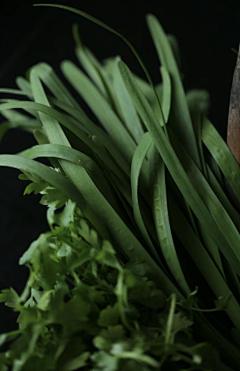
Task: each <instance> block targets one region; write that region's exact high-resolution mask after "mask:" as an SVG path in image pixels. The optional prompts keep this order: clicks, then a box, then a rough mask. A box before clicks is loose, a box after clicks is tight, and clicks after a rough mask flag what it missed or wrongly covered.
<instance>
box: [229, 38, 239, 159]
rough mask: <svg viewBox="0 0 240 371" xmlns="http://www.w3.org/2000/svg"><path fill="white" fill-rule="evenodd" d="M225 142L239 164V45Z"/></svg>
mask: <svg viewBox="0 0 240 371" xmlns="http://www.w3.org/2000/svg"><path fill="white" fill-rule="evenodd" d="M227 144H228V147H229V148H230V150H231V152H232V154H233V156H234V157H235V159H236V160H237V162H238V163H239V164H240V45H239V50H238V56H237V63H236V67H235V70H234V74H233V81H232V89H231V95H230V103H229V113H228V129H227Z"/></svg>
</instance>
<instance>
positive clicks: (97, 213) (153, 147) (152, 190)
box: [0, 4, 240, 371]
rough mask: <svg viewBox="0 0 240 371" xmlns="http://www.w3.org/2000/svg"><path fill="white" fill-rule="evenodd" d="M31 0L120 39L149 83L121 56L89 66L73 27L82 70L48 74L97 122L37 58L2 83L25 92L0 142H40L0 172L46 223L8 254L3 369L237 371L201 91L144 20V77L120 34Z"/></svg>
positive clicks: (216, 157)
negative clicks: (153, 68) (151, 52)
mask: <svg viewBox="0 0 240 371" xmlns="http://www.w3.org/2000/svg"><path fill="white" fill-rule="evenodd" d="M36 6H51V7H55V8H61V9H65V10H68V11H72V12H74V13H77V14H78V15H80V16H83V17H85V18H87V19H89V20H91V21H93V22H95V23H97V24H98V25H100V26H102V27H104V28H105V29H107V30H108V31H110V32H112V33H114V34H115V35H116V36H118V37H120V38H122V40H123V41H124V42H125V43H126V44H127V45H128V46H129V47H130V48H131V50H132V51H133V53H134V54H135V56H136V58H137V59H138V61H139V63H140V65H141V67H142V68H143V70H144V72H145V74H146V77H147V80H148V82H147V81H145V80H143V79H141V78H139V77H138V76H136V75H134V74H133V73H132V72H131V70H130V69H129V67H128V66H127V65H126V64H125V63H124V62H123V61H122V60H121V56H116V57H114V58H108V59H106V60H105V61H102V62H99V61H98V60H97V58H96V57H95V56H94V54H93V53H92V52H91V51H90V50H89V49H88V48H86V47H85V46H84V44H83V42H82V41H81V39H80V37H79V35H78V26H77V24H74V25H73V37H74V40H75V43H76V50H75V52H76V56H77V60H78V61H79V63H80V64H81V66H82V67H83V69H84V71H85V72H84V71H82V70H80V69H79V67H78V66H77V65H75V64H73V63H72V62H71V61H68V60H65V61H63V62H62V63H61V71H62V73H63V75H64V77H65V78H66V79H67V80H68V82H69V83H70V85H72V87H73V88H74V89H76V91H77V92H78V93H79V94H80V95H81V97H82V98H83V99H84V100H85V102H86V103H87V104H88V106H89V108H90V109H91V111H92V112H93V113H94V115H95V117H96V119H97V120H98V122H95V120H90V119H89V117H88V116H87V114H86V113H85V112H84V111H83V110H82V108H81V107H80V105H79V103H78V102H77V100H76V99H75V98H73V96H72V94H71V92H70V91H68V89H67V88H66V87H65V85H64V83H63V82H62V81H61V79H60V78H59V77H58V76H57V75H56V73H55V72H54V69H53V68H52V67H51V66H49V65H48V64H46V63H39V64H37V65H35V66H33V67H31V68H30V69H29V70H28V71H27V73H26V76H25V77H22V76H18V77H17V78H16V85H17V86H18V88H19V89H18V90H17V89H5V88H2V89H0V93H8V94H12V95H13V96H14V95H22V96H25V97H26V100H18V99H1V100H0V102H1V104H0V113H1V115H2V116H3V117H4V118H5V121H4V122H3V123H2V124H1V126H0V140H1V139H2V138H3V136H4V135H5V133H6V132H7V130H9V129H11V128H19V129H22V130H24V131H27V132H30V133H32V134H33V136H34V138H35V139H36V142H37V145H35V146H33V147H31V148H29V149H26V150H24V151H22V152H20V153H17V154H15V155H8V154H5V155H0V166H9V167H13V168H16V169H18V170H20V171H21V174H20V175H19V179H21V180H24V181H28V182H29V184H28V185H27V186H26V188H25V191H24V195H27V194H30V193H32V192H34V194H35V195H36V194H41V195H42V197H41V200H40V203H41V204H42V205H45V206H46V207H47V213H46V216H47V221H48V224H49V231H46V233H43V234H41V235H40V236H39V238H38V239H37V240H35V241H33V242H32V243H31V245H30V246H29V248H28V249H27V250H26V251H25V253H24V254H23V255H22V257H21V258H20V259H19V264H20V265H26V266H27V267H28V269H29V278H28V281H27V283H26V285H25V288H24V290H23V292H22V293H21V294H19V293H17V292H16V291H15V290H14V289H13V288H8V289H4V290H2V292H1V293H0V302H2V303H3V302H4V303H5V305H7V306H9V307H10V308H12V309H13V310H14V311H15V312H18V313H19V315H18V319H17V323H18V329H16V330H14V331H11V332H7V333H3V334H1V335H0V347H1V346H2V345H3V344H4V345H5V347H6V346H8V350H7V351H3V352H1V353H0V370H3V371H7V370H8V369H10V368H11V369H12V370H13V371H21V370H22V371H28V370H29V371H30V370H31V371H39V370H46V371H53V370H58V371H71V370H80V369H83V370H84V371H85V370H86V371H88V370H92V371H97V370H99V371H118V370H121V371H125V370H126V371H131V370H136V369H139V371H151V370H154V369H156V370H161V371H168V370H171V371H172V370H179V371H183V370H184V371H187V370H188V371H194V370H196V371H237V370H239V368H240V352H239V329H240V282H239V276H240V274H239V272H240V270H239V268H240V250H239V246H240V234H239V233H240V215H239V211H238V210H237V209H236V208H235V207H234V205H232V204H231V202H230V199H229V198H228V194H227V193H226V191H225V188H224V182H223V175H224V176H225V178H226V180H227V182H228V183H229V185H230V186H231V188H232V190H233V192H234V193H235V195H236V197H237V198H239V194H240V193H239V179H240V178H239V174H240V173H239V167H238V164H237V162H236V160H235V159H234V156H233V155H232V154H231V151H230V150H229V149H228V147H227V145H226V144H225V142H224V141H223V140H222V139H221V138H220V136H219V134H218V133H217V131H216V129H214V127H213V125H212V124H211V123H210V121H209V120H208V118H207V115H208V108H209V95H208V93H207V92H205V91H201V90H196V89H195V90H193V91H190V92H188V93H187V94H185V92H184V89H183V84H182V81H181V76H182V74H181V70H180V67H181V63H180V55H179V47H178V43H177V40H176V38H175V37H174V36H173V35H166V34H165V32H164V30H163V29H162V27H161V25H160V23H159V22H158V20H157V18H156V17H155V16H153V15H148V16H147V24H148V27H149V30H150V33H151V35H152V38H153V41H154V44H155V47H156V50H157V53H158V56H159V60H160V61H161V62H162V65H161V66H160V68H159V71H160V75H161V78H162V81H161V82H159V83H158V84H157V85H156V86H154V85H153V83H152V80H151V77H150V74H149V73H148V71H147V69H146V67H145V66H144V64H143V62H142V60H141V58H140V56H139V55H138V54H137V52H136V51H135V49H134V47H133V46H132V45H131V44H130V43H129V41H128V40H127V39H126V38H125V37H124V36H122V35H120V34H119V33H118V32H116V31H114V30H113V29H111V28H110V27H108V26H107V25H105V24H104V23H102V22H100V21H98V20H97V19H95V18H93V17H91V16H90V15H88V14H86V13H84V12H82V11H80V10H77V9H74V8H71V7H68V6H62V5H57V4H36ZM46 88H47V89H48V92H50V93H47V92H46V91H45V89H46ZM27 99H28V100H27ZM18 109H21V110H22V111H21V112H18V111H17V110H18ZM25 112H26V113H27V114H25ZM29 115H30V116H31V118H30V117H29ZM99 123H100V125H99ZM39 157H45V158H47V159H48V160H49V162H50V164H51V165H52V166H47V165H44V164H41V163H39V162H37V161H36V159H37V158H39ZM216 312H217V314H216Z"/></svg>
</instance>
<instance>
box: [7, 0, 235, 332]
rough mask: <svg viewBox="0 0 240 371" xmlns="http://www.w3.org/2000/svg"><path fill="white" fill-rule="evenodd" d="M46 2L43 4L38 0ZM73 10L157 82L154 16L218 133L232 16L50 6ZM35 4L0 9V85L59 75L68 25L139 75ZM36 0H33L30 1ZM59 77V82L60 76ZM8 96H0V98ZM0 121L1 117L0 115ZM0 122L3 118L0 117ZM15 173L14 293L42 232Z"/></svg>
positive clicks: (10, 186) (193, 8)
mask: <svg viewBox="0 0 240 371" xmlns="http://www.w3.org/2000/svg"><path fill="white" fill-rule="evenodd" d="M46 2H47V3H51V2H48V1H46ZM52 2H53V3H56V4H64V5H69V6H72V7H76V8H78V9H81V10H83V11H85V12H87V13H89V14H91V15H93V16H95V17H96V18H98V19H100V20H102V21H103V22H105V23H107V24H108V25H109V26H111V27H112V28H114V29H116V30H117V31H119V32H120V33H122V34H123V35H125V36H126V37H127V38H128V39H129V40H130V41H131V42H132V44H133V45H134V46H135V48H136V50H137V51H138V52H139V54H140V55H141V57H142V59H143V61H144V63H145V65H146V67H147V68H148V70H149V72H150V75H151V77H152V79H153V82H154V83H155V84H156V83H158V82H159V74H158V68H159V62H158V58H157V55H156V53H155V50H154V45H153V43H152V41H151V37H150V34H149V31H148V29H147V25H146V22H145V15H146V14H147V13H149V12H151V13H153V14H155V15H156V16H157V17H158V19H159V20H160V22H161V24H162V26H163V27H164V29H165V31H166V32H167V33H172V34H174V35H175V36H176V37H177V39H178V41H179V44H180V50H181V56H182V69H183V74H184V85H185V88H186V89H187V90H188V89H191V88H205V89H207V90H208V91H209V92H210V96H211V102H212V107H211V112H210V119H211V120H212V122H213V123H214V125H215V126H216V127H217V128H218V130H219V131H220V133H221V135H222V136H223V137H224V138H225V136H226V125H227V115H228V104H229V95H230V89H231V82H232V75H233V71H234V66H235V62H236V54H234V53H233V52H232V51H231V47H234V48H235V49H238V44H239V41H240V22H239V20H240V11H238V10H237V11H236V10H226V2H224V4H225V5H224V6H223V7H222V8H221V4H220V3H218V8H217V9H216V8H215V9H213V10H211V6H210V2H205V3H204V2H201V5H197V2H191V5H190V4H189V3H188V2H183V1H182V2H181V1H178V2H177V6H178V9H176V8H175V2H173V1H171V0H165V1H151V2H149V1H127V2H124V1H91V0H87V1H74V0H72V1H67V0H65V1H61V0H59V1H54V0H53V1H52ZM33 3H35V2H33V1H32V2H24V3H23V2H18V3H13V2H11V1H8V2H5V3H2V5H0V87H1V88H3V87H6V88H7V87H9V88H16V85H15V78H16V77H17V76H24V75H25V72H26V70H27V69H28V68H29V67H31V66H32V65H33V64H36V63H38V62H42V61H45V62H47V63H49V64H50V65H52V66H53V67H54V68H55V70H56V72H57V73H58V75H59V76H61V73H60V70H59V63H60V61H62V60H63V59H65V58H66V59H71V60H73V61H75V62H76V63H77V61H76V58H75V55H74V41H73V38H72V31H71V27H72V23H73V22H75V21H77V22H79V24H80V34H81V38H82V41H83V43H84V44H85V45H87V46H88V47H89V48H90V49H91V50H92V52H93V53H94V54H95V56H96V57H97V58H98V59H100V60H101V59H103V58H106V57H110V56H113V55H116V54H120V55H121V56H122V58H123V60H124V61H125V62H126V63H127V64H128V65H129V67H130V68H131V69H132V70H133V71H135V72H136V73H137V74H138V75H140V76H141V77H143V78H144V73H143V72H142V70H141V68H140V66H139V64H138V62H137V61H136V59H135V57H134V56H133V54H132V52H131V50H130V49H129V48H128V47H127V46H126V45H125V44H124V42H123V41H122V40H121V39H119V38H118V37H117V36H115V35H112V34H110V33H109V32H108V31H106V30H104V29H102V28H100V27H99V26H97V25H95V24H93V23H91V22H90V21H88V20H86V19H84V18H81V17H80V16H78V15H76V14H72V13H70V12H67V11H64V10H61V9H56V8H41V7H33V6H32V4H33ZM36 3H37V1H36ZM61 78H62V79H63V81H65V80H64V78H63V77H62V76H61ZM3 97H8V95H6V94H2V93H0V98H3ZM0 120H1V115H0ZM1 121H3V120H1ZM34 144H36V142H35V139H34V138H33V137H32V135H30V134H28V133H25V132H21V131H19V130H11V131H9V132H8V133H7V134H6V135H5V137H4V138H3V141H2V142H1V143H0V154H15V153H17V152H19V151H22V150H24V149H26V148H28V147H30V146H32V145H34ZM18 174H19V171H18V170H14V169H11V168H5V167H4V168H3V167H2V168H1V169H0V249H1V250H0V254H1V255H0V257H1V258H0V289H3V288H8V287H11V286H12V287H14V289H15V290H16V291H17V292H18V293H21V292H22V290H23V287H24V284H25V282H26V279H27V276H28V270H27V269H26V268H25V267H19V266H18V260H19V258H20V257H21V255H22V253H23V252H24V251H25V250H26V249H27V248H28V246H29V245H30V243H31V242H32V241H33V240H35V239H36V238H38V236H39V234H40V233H43V232H45V231H46V230H48V224H47V222H46V208H45V207H44V206H42V205H40V204H39V200H40V198H41V196H39V195H37V196H34V195H32V194H31V195H27V196H23V191H24V189H25V187H26V185H27V184H28V183H26V182H23V181H21V180H19V179H18ZM15 318H16V315H15V314H14V313H12V312H11V309H9V308H7V307H5V306H4V305H3V304H0V319H1V320H0V333H1V332H4V331H7V330H11V329H14V328H15V327H16V325H15V322H14V321H15Z"/></svg>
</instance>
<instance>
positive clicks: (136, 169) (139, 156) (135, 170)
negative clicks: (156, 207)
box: [131, 133, 161, 265]
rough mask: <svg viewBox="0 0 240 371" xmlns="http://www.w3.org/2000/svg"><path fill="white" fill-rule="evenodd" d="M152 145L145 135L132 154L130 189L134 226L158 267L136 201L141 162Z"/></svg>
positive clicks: (147, 135)
mask: <svg viewBox="0 0 240 371" xmlns="http://www.w3.org/2000/svg"><path fill="white" fill-rule="evenodd" d="M151 143H152V138H151V136H150V135H149V133H145V134H144V135H143V137H142V139H141V141H140V143H139V145H138V146H137V148H136V151H135V152H134V155H133V159H132V166H131V188H132V204H133V214H134V218H135V221H136V224H137V226H138V228H139V230H140V232H141V234H142V236H143V237H144V239H145V241H146V243H147V244H148V246H149V248H150V251H151V253H152V255H153V256H154V258H155V260H156V262H157V263H158V264H159V265H160V264H161V260H160V259H159V256H158V254H157V252H156V250H155V247H154V245H153V243H152V241H151V238H150V236H149V234H148V232H147V229H146V227H145V225H144V221H143V218H142V215H141V210H140V207H139V201H138V180H139V174H140V171H141V167H142V163H143V160H144V158H145V156H146V154H147V152H148V149H149V147H150V145H151Z"/></svg>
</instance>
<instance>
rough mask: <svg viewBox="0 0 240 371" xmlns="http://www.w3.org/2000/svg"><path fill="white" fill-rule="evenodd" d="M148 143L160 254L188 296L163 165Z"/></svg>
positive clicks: (153, 147)
mask: <svg viewBox="0 0 240 371" xmlns="http://www.w3.org/2000/svg"><path fill="white" fill-rule="evenodd" d="M147 134H148V135H149V136H150V134H149V133H146V134H145V135H147ZM149 142H150V143H151V144H152V146H151V148H150V155H149V183H150V194H151V195H152V211H153V216H154V223H155V228H156V231H157V236H158V240H159V243H160V246H161V251H162V254H163V256H164V259H165V261H166V263H167V266H168V268H169V270H170V272H171V274H172V277H173V278H174V279H175V282H176V285H178V287H179V288H180V290H181V291H182V292H183V293H184V294H185V295H186V296H188V295H189V294H190V292H191V291H190V289H189V286H188V284H187V282H186V279H185V277H184V274H183V271H182V268H181V266H180V263H179V260H178V256H177V252H176V249H175V245H174V241H173V237H172V232H171V226H170V221H169V213H168V205H167V191H166V179H165V165H164V162H163V161H162V159H161V158H160V156H159V153H158V151H157V149H156V147H155V145H154V144H153V140H152V138H151V137H150V139H149Z"/></svg>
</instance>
